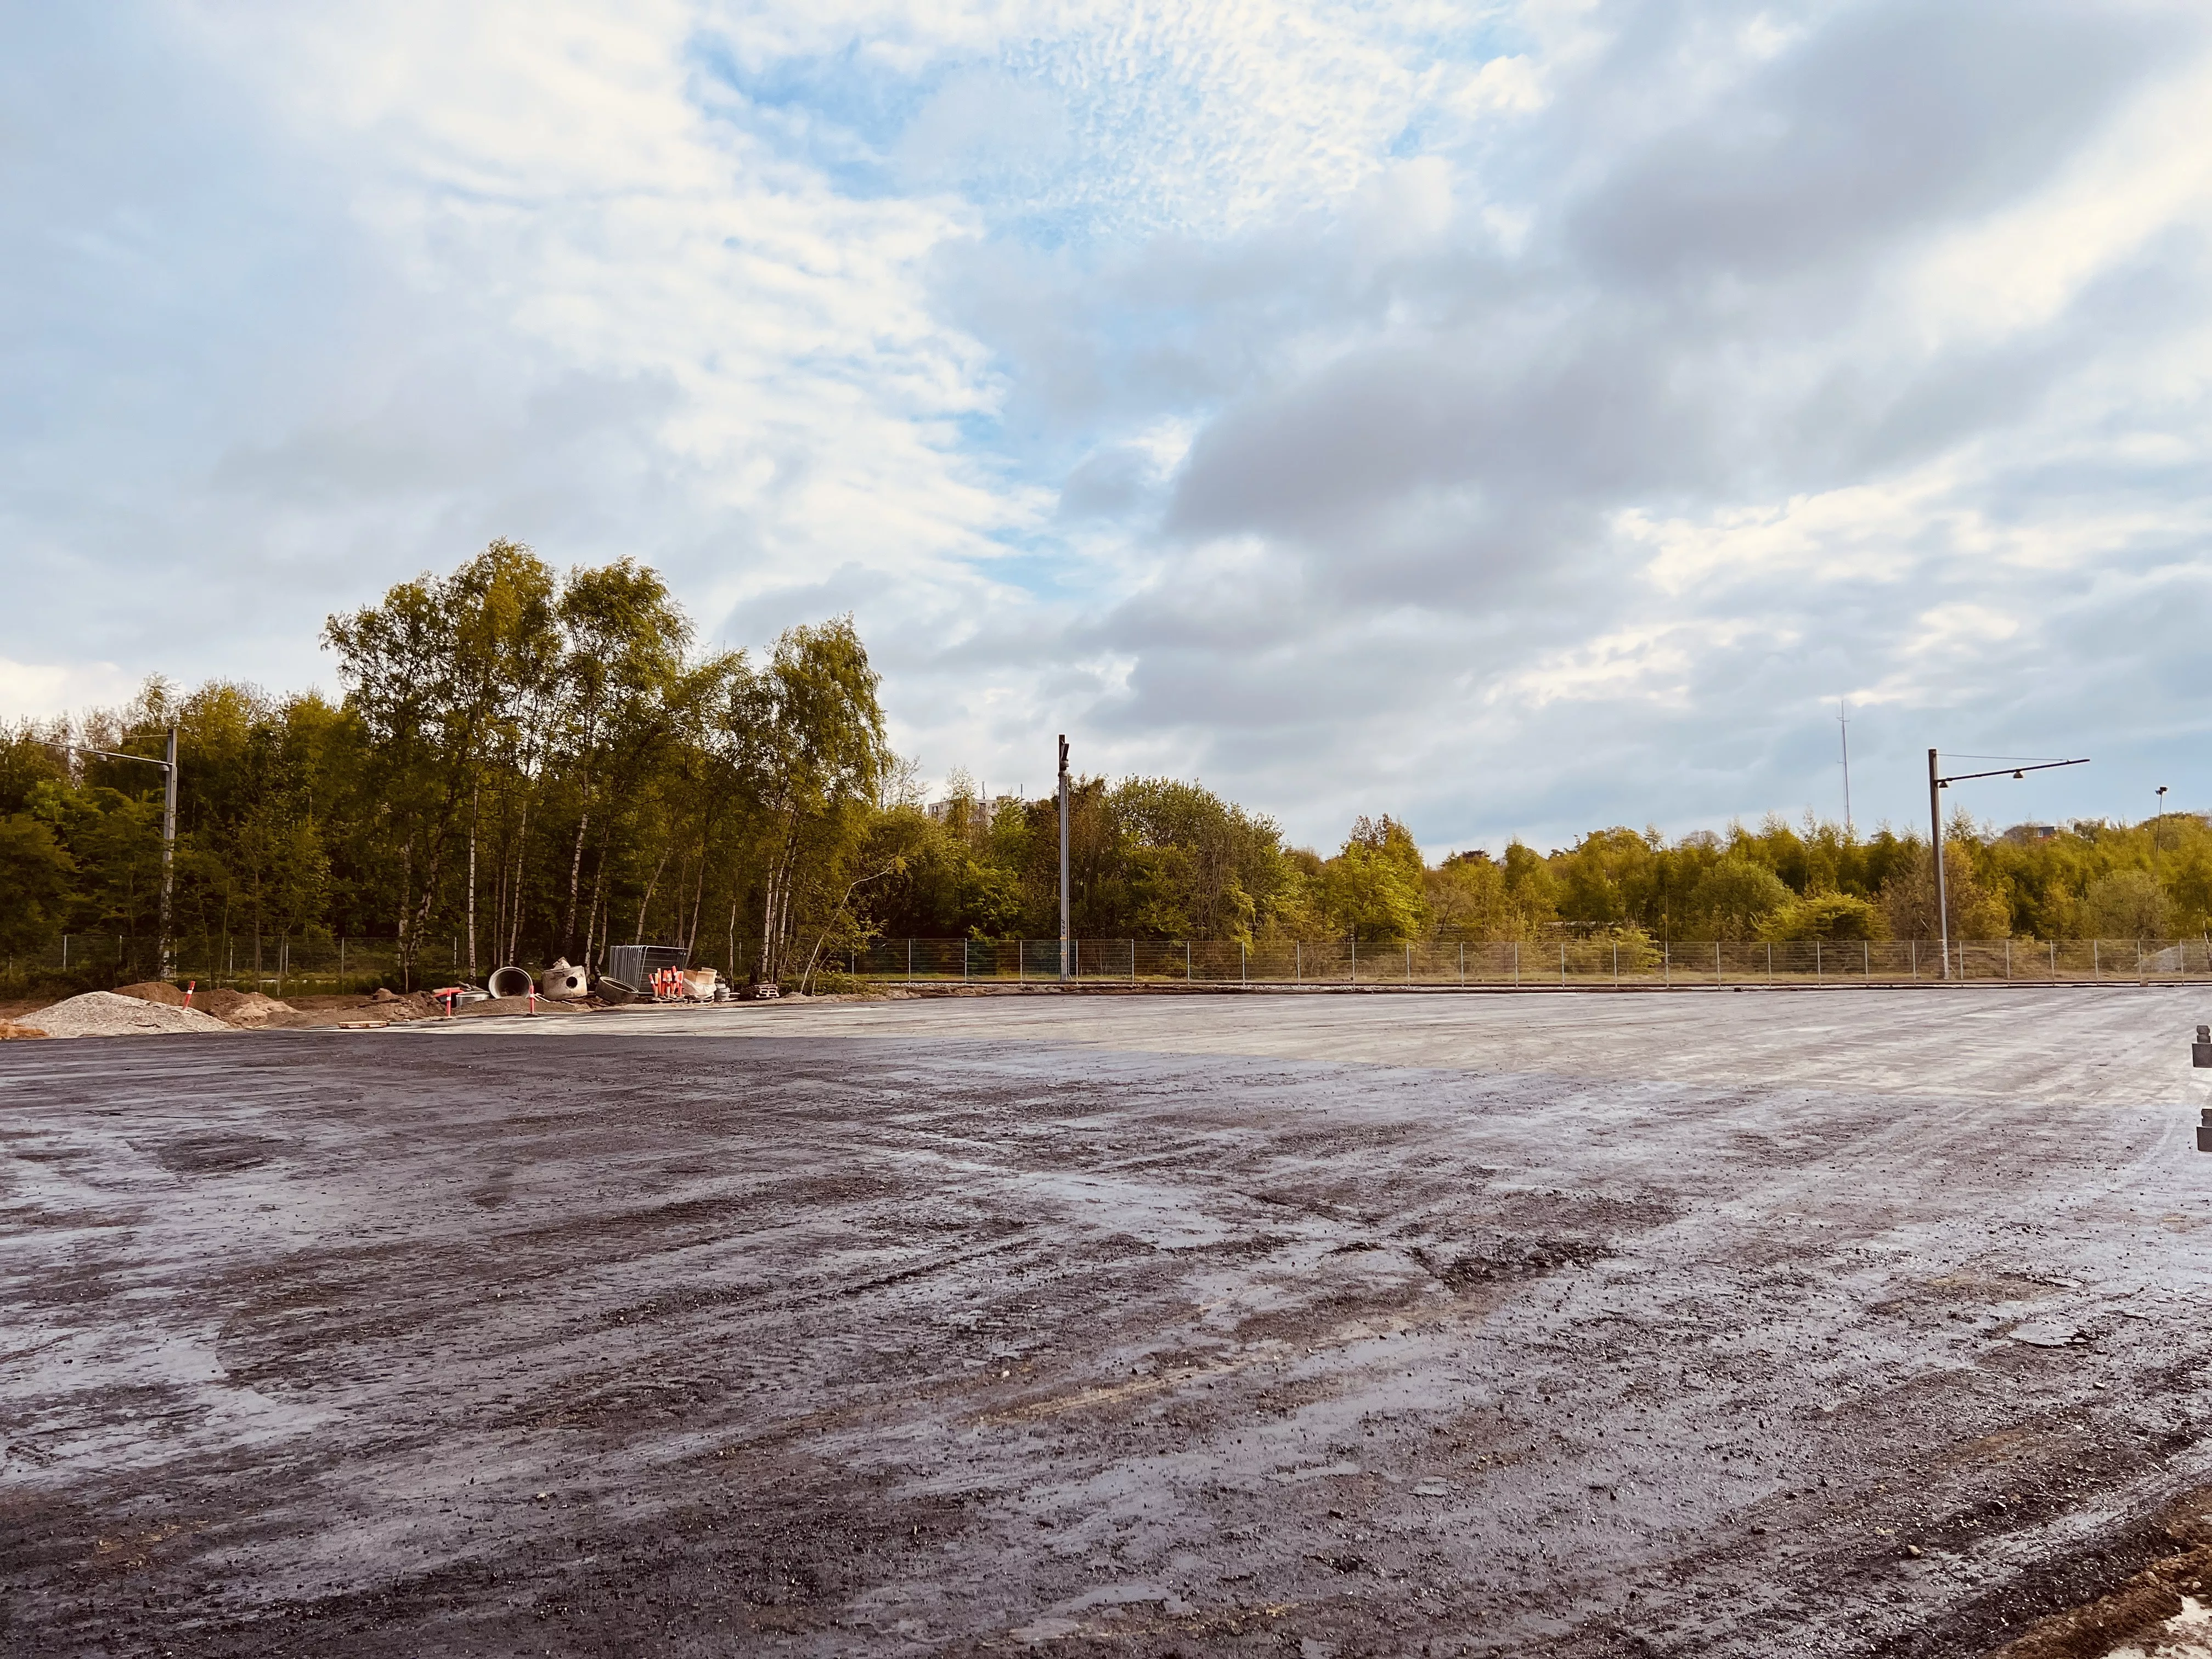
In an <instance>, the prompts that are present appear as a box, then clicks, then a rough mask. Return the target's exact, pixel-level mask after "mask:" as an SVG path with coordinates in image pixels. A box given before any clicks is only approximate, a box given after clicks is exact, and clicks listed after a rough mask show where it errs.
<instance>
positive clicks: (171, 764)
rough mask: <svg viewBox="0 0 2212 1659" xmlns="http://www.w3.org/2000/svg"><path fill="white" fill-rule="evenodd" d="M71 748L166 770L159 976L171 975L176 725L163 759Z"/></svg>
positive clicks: (77, 751) (175, 842)
mask: <svg viewBox="0 0 2212 1659" xmlns="http://www.w3.org/2000/svg"><path fill="white" fill-rule="evenodd" d="M70 749H71V750H73V751H74V752H75V753H76V754H80V755H97V756H99V757H100V759H102V760H119V761H143V762H144V763H146V764H147V765H149V766H158V767H160V768H161V770H162V772H163V773H164V774H165V780H164V784H163V788H162V792H161V977H162V978H163V979H173V978H174V977H175V976H176V961H175V958H174V957H173V955H172V954H171V951H170V949H169V945H170V933H169V918H170V907H171V903H172V901H173V897H174V896H175V892H176V881H177V728H176V727H175V726H171V727H170V728H169V744H168V748H167V751H166V753H167V758H166V759H163V760H155V758H154V757H152V756H151V755H118V754H117V753H116V752H115V751H114V750H112V749H86V748H82V747H80V746H79V745H77V744H70Z"/></svg>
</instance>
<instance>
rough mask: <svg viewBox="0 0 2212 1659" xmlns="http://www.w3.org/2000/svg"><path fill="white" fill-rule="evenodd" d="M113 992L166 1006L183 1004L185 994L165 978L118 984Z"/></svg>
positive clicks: (179, 1006)
mask: <svg viewBox="0 0 2212 1659" xmlns="http://www.w3.org/2000/svg"><path fill="white" fill-rule="evenodd" d="M115 994H116V995H118V996H119V997H137V999H138V1000H139V1001H141V1002H158V1003H160V1004H161V1005H162V1006H164V1007H167V1008H181V1007H183V1006H185V994H184V993H183V992H182V991H179V989H178V988H177V987H175V986H173V985H172V984H170V983H169V982H168V981H167V980H160V979H149V980H141V981H139V982H138V983H137V984H136V985H118V986H117V987H115ZM203 1000H204V999H203Z"/></svg>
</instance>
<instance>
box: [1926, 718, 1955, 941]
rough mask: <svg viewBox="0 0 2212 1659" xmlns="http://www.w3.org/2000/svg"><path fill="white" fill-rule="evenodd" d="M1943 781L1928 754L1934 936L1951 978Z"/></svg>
mask: <svg viewBox="0 0 2212 1659" xmlns="http://www.w3.org/2000/svg"><path fill="white" fill-rule="evenodd" d="M1942 787H1943V780H1942V778H1940V777H1938V776H1936V751H1935V750H1933V749H1931V750H1929V751H1928V829H1929V841H1928V844H1929V847H1930V848H1933V849H1934V851H1935V854H1936V937H1937V938H1938V939H1941V940H1942V942H1943V977H1944V978H1945V979H1948V978H1950V977H1951V909H1950V905H1949V903H1948V902H1947V900H1946V899H1945V896H1944V893H1943V799H1942V795H1941V794H1940V793H1938V792H1939V791H1940V790H1941V789H1942Z"/></svg>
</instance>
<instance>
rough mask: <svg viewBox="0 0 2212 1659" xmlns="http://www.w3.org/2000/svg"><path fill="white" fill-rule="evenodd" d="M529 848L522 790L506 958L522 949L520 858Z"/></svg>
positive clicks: (527, 807)
mask: <svg viewBox="0 0 2212 1659" xmlns="http://www.w3.org/2000/svg"><path fill="white" fill-rule="evenodd" d="M529 848H530V792H529V791H528V790H527V789H526V790H524V791H523V792H522V824H521V827H520V829H516V831H515V832H514V890H513V894H512V895H511V896H510V897H509V898H508V900H507V930H508V931H507V960H508V961H509V962H513V960H514V958H515V955H516V953H517V952H518V951H520V950H521V949H522V860H523V857H524V855H525V854H526V853H527V852H528V851H529Z"/></svg>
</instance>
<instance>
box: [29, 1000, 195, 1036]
mask: <svg viewBox="0 0 2212 1659" xmlns="http://www.w3.org/2000/svg"><path fill="white" fill-rule="evenodd" d="M22 1024H26V1025H28V1026H30V1027H32V1028H33V1029H34V1030H40V1031H44V1032H45V1033H46V1035H47V1036H50V1037H87V1036H97V1037H112V1036H160V1035H169V1036H175V1035H178V1034H191V1033H195V1032H197V1033H199V1034H201V1035H208V1034H210V1033H213V1032H216V1031H227V1030H229V1029H230V1027H228V1025H226V1024H223V1023H222V1021H221V1020H219V1019H217V1018H216V1017H215V1016H214V1015H212V1014H209V1013H204V1012H201V1011H200V1010H199V1009H197V1008H182V1007H173V1006H170V1005H169V1004H167V1003H161V1002H144V1001H141V1000H139V999H138V998H137V997H125V996H118V995H116V994H115V993H114V992H112V991H87V992H85V993H84V994H82V995H81V996H73V997H70V998H68V999H67V1000H64V1001H61V1002H57V1003H54V1004H52V1005H51V1006H47V1007H45V1008H40V1009H39V1010H37V1011H36V1012H33V1013H30V1014H27V1015H26V1016H24V1018H23V1020H22Z"/></svg>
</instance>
